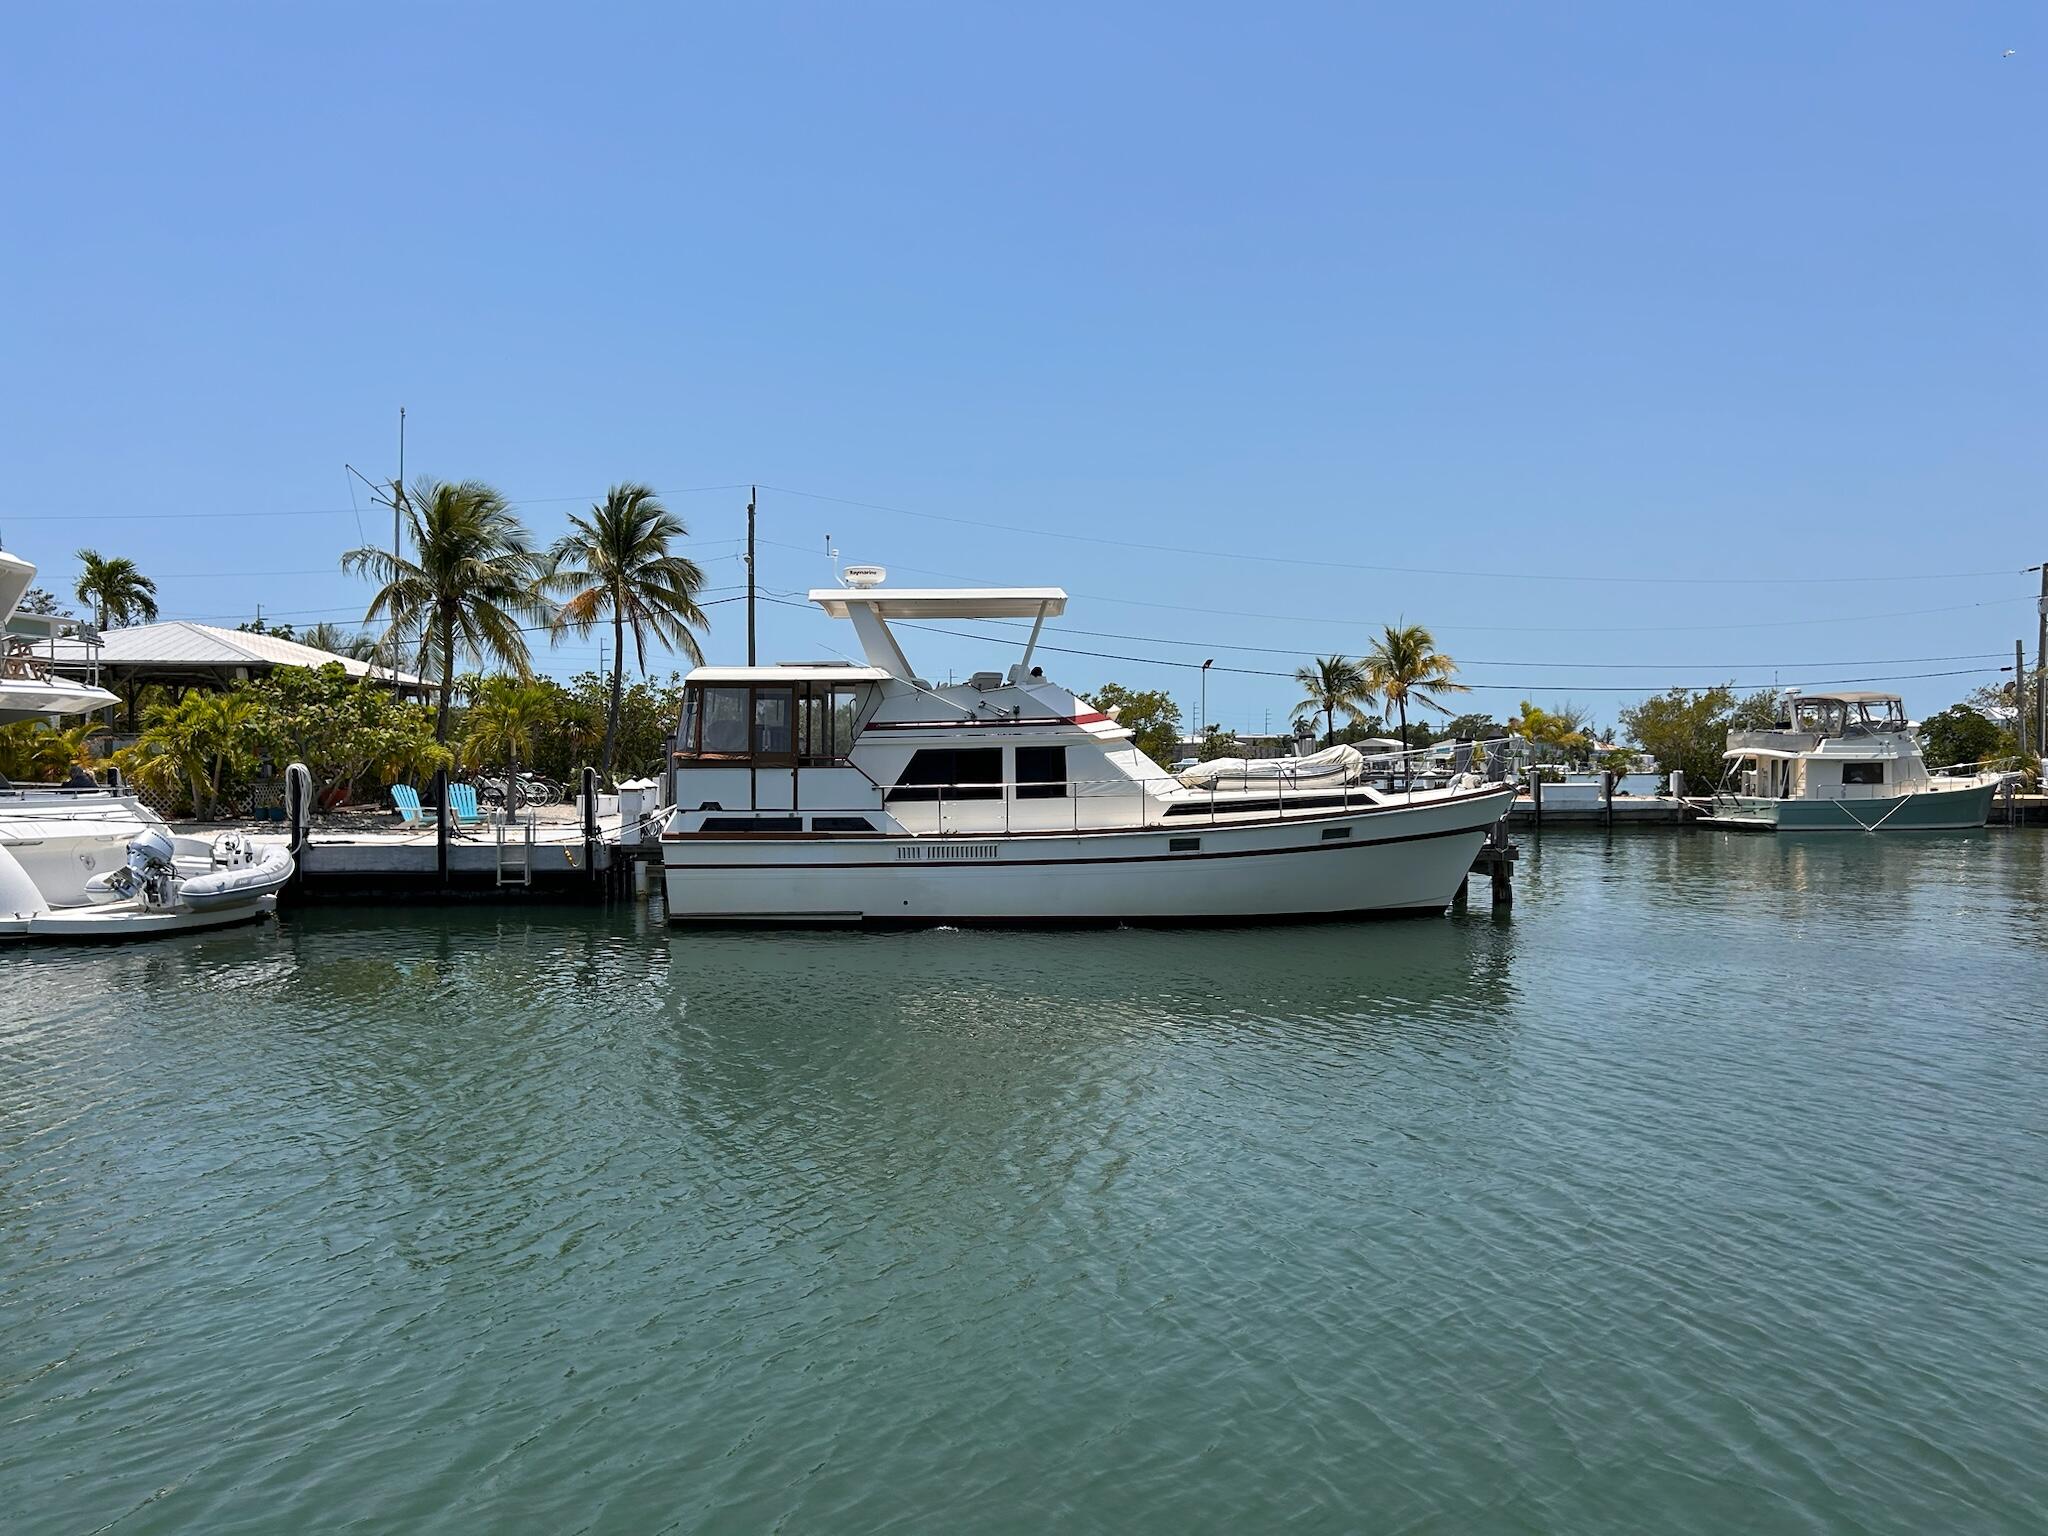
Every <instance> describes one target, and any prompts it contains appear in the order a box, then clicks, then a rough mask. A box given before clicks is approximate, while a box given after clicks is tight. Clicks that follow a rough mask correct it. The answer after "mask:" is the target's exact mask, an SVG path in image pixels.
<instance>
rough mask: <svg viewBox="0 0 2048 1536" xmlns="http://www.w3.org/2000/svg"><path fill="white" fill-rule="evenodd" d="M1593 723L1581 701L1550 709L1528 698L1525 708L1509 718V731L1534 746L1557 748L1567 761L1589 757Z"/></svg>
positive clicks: (1557, 751)
mask: <svg viewBox="0 0 2048 1536" xmlns="http://www.w3.org/2000/svg"><path fill="white" fill-rule="evenodd" d="M1590 726H1591V721H1590V720H1588V718H1587V716H1586V712H1585V711H1584V710H1582V709H1580V708H1579V707H1578V706H1577V705H1574V704H1562V705H1559V706H1558V707H1557V708H1556V709H1554V710H1546V709H1542V708H1539V707H1538V706H1537V705H1535V704H1532V703H1530V702H1529V701H1528V700H1527V699H1524V700H1522V712H1521V713H1520V714H1519V715H1517V716H1516V717H1515V718H1514V719H1512V720H1510V721H1509V722H1508V733H1509V734H1510V735H1512V736H1519V737H1521V738H1522V740H1524V741H1526V742H1528V743H1529V744H1530V745H1531V746H1533V747H1538V748H1544V749H1547V750H1549V751H1551V752H1554V753H1556V754H1557V755H1558V756H1560V757H1562V758H1563V759H1564V760H1565V761H1566V762H1570V763H1579V762H1583V761H1585V757H1586V753H1587V751H1588V749H1590V748H1591V746H1592V744H1593V737H1592V734H1591V731H1590Z"/></svg>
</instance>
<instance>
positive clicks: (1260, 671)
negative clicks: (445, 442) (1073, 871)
mask: <svg viewBox="0 0 2048 1536" xmlns="http://www.w3.org/2000/svg"><path fill="white" fill-rule="evenodd" d="M767 601H770V602H774V603H777V604H779V605H780V606H782V607H785V608H804V607H807V606H808V605H806V604H803V603H793V602H786V601H784V600H783V599H780V598H769V599H767ZM894 622H895V623H897V624H900V625H902V626H903V627H904V628H905V629H918V630H923V631H925V632H927V633H929V634H937V635H952V636H954V637H956V638H958V639H962V640H979V641H982V642H984V643H988V644H997V643H1001V642H1002V641H1003V639H1004V637H1003V636H1000V635H989V634H982V633H976V632H975V631H972V630H965V629H951V628H948V627H946V626H944V625H939V624H921V623H918V622H916V621H914V620H910V619H897V620H895V621H894ZM1038 649H1039V650H1041V651H1052V652H1056V653H1058V654H1060V655H1063V656H1086V657H1089V658H1091V659H1093V660H1097V661H1123V662H1130V663H1133V664H1136V665H1140V666H1154V667H1178V668H1180V669H1182V670H1183V671H1191V672H1199V671H1201V670H1203V668H1202V664H1201V663H1200V662H1195V661H1179V660H1176V659H1173V658H1171V657H1165V656H1128V655H1120V654H1118V653H1115V652H1112V651H1089V650H1082V649H1080V648H1078V647H1075V646H1067V645H1048V644H1046V643H1045V642H1043V641H1040V642H1039V645H1038ZM1752 665H1754V663H1752ZM1208 670H1210V671H1212V672H1222V673H1227V674H1230V675H1232V676H1237V677H1276V678H1284V679H1286V680H1287V681H1288V682H1293V681H1294V674H1293V673H1292V672H1276V671H1273V670H1272V669H1270V668H1265V667H1219V666H1214V665H1212V666H1210V667H1209V668H1208ZM2011 670H2012V669H2011V668H2010V667H1995V668H1994V667H1964V668H1959V669H1957V670H1954V671H1946V672H1900V673H1894V674H1891V675H1889V676H1873V677H1833V678H1816V679H1811V680H1809V681H1808V682H1806V683H1805V684H1804V686H1806V687H1809V688H1843V687H1847V686H1848V685H1849V684H1851V683H1889V682H1909V681H1913V680H1916V679H1923V678H1935V677H1979V676H1982V675H1983V674H1985V673H1987V672H1992V671H1998V672H2008V671H2011ZM1534 686H1541V687H1546V688H1555V687H1557V686H1558V685H1557V684H1554V683H1543V684H1540V685H1532V684H1529V683H1479V682H1470V683H1466V684H1465V688H1466V689H1467V690H1468V691H1470V692H1474V693H1520V692H1526V691H1529V690H1530V689H1531V688H1532V687H1534ZM1664 686H1666V687H1686V688H1717V687H1729V688H1744V689H1758V688H1776V687H1778V686H1779V685H1778V683H1777V682H1776V681H1775V680H1773V681H1771V682H1767V683H1765V682H1749V683H1738V682H1734V681H1732V680H1729V679H1716V680H1714V681H1713V682H1701V683H1679V684H1666V685H1664ZM1572 688H1573V691H1574V692H1580V693H1627V694H1642V693H1645V692H1656V691H1660V690H1657V689H1649V688H1645V687H1643V686H1640V685H1638V686H1633V687H1630V686H1622V685H1617V684H1612V683H1609V684H1574V685H1572Z"/></svg>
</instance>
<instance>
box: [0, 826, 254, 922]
mask: <svg viewBox="0 0 2048 1536" xmlns="http://www.w3.org/2000/svg"><path fill="white" fill-rule="evenodd" d="M0 853H4V850H0ZM127 853H128V857H127V861H126V862H125V863H124V864H123V865H122V866H121V867H120V868H118V869H110V870H105V871H102V872H101V873H99V874H96V875H94V876H93V877H92V878H91V879H89V880H87V881H86V882H85V900H86V903H87V904H86V905H83V906H63V907H51V906H50V905H49V904H48V903H47V902H46V901H44V900H43V898H42V895H41V893H40V892H39V891H37V890H36V888H35V886H34V883H33V882H32V881H28V880H27V879H26V878H23V879H21V880H14V881H10V880H9V879H8V878H7V875H8V871H7V870H5V869H0V934H16V935H20V936H23V937H27V938H32V939H122V938H147V937H150V936H152V935H155V934H164V933H190V932H193V931H195V930H199V929H206V928H225V927H227V926H229V925H230V924H234V923H247V922H254V921H256V920H257V919H259V918H262V917H266V916H268V915H269V914H271V913H272V912H275V911H276V910H277V893H278V891H280V890H281V889H283V887H284V885H285V882H287V881H288V880H290V879H291V877H292V872H293V868H294V865H293V862H292V856H291V851H290V850H289V849H287V848H285V847H284V846H283V845H281V844H256V843H251V842H248V841H247V840H245V839H244V838H243V837H242V836H241V834H240V833H237V832H229V833H227V834H225V835H224V836H221V837H218V838H215V839H213V840H212V841H211V842H209V841H207V840H205V839H203V838H196V837H173V836H172V835H171V834H170V833H169V832H168V831H166V830H165V829H163V828H162V827H145V828H144V829H143V830H142V831H141V832H140V833H138V834H137V835H136V836H135V837H133V838H131V839H129V842H128V849H127ZM9 862H10V863H11V862H12V861H11V860H10V861H9ZM14 873H17V874H18V873H20V869H19V866H18V865H17V866H15V869H14ZM9 907H12V908H14V909H15V910H14V911H13V912H11V913H10V912H9V911H7V910H6V909H7V908H9Z"/></svg>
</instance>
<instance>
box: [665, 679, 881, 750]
mask: <svg viewBox="0 0 2048 1536" xmlns="http://www.w3.org/2000/svg"><path fill="white" fill-rule="evenodd" d="M867 692H868V690H867V689H866V688H865V687H864V686H861V685H855V684H847V683H826V682H816V681H797V682H791V683H780V684H778V683H772V682H767V681H762V682H755V683H730V684H721V683H708V684H704V683H691V684H690V685H689V686H687V687H686V688H685V689H684V690H683V721H682V729H681V730H680V731H679V732H678V733H677V736H676V760H677V761H678V762H695V763H708V762H719V763H754V764H767V765H771V766H783V767H786V766H789V765H790V764H791V763H796V764H798V765H800V766H803V767H807V768H812V767H820V768H821V767H830V766H835V765H837V764H840V763H843V762H845V761H846V756H847V753H848V752H849V751H850V750H851V748H852V746H853V738H854V735H855V734H856V730H857V728H858V725H859V721H860V716H861V708H862V705H863V703H864V702H865V696H866V694H867Z"/></svg>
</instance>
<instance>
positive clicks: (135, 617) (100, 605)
mask: <svg viewBox="0 0 2048 1536" xmlns="http://www.w3.org/2000/svg"><path fill="white" fill-rule="evenodd" d="M76 558H77V560H78V563H79V565H80V566H81V567H82V569H81V570H80V572H79V575H78V585H77V587H76V588H74V589H73V590H75V591H76V592H77V594H78V600H79V601H80V602H81V603H90V604H91V605H92V612H93V620H94V622H95V623H96V624H97V625H98V627H99V628H101V629H105V628H106V627H107V626H108V625H110V624H115V625H119V624H154V623H155V622H156V583H155V582H153V581H151V580H150V579H149V578H148V577H147V576H145V575H143V574H142V572H141V571H139V570H137V569H136V568H135V562H134V561H133V560H130V559H129V558H128V557H127V556H126V555H113V556H108V555H102V554H101V553H100V552H99V551H98V550H96V549H81V550H80V551H79V552H78V554H77V557H76Z"/></svg>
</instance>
